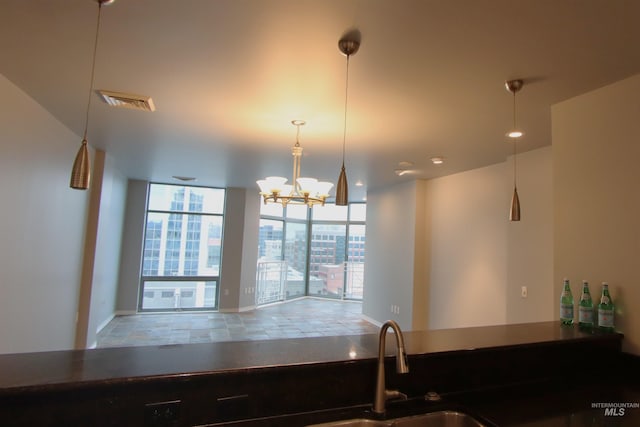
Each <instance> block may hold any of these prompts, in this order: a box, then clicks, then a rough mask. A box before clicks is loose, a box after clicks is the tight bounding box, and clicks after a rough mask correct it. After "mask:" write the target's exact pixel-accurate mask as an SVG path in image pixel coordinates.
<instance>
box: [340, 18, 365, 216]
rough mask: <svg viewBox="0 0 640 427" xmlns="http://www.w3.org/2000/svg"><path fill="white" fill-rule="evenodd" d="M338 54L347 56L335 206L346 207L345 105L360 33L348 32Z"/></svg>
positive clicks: (342, 39)
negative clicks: (340, 154) (352, 61)
mask: <svg viewBox="0 0 640 427" xmlns="http://www.w3.org/2000/svg"><path fill="white" fill-rule="evenodd" d="M338 48H339V49H340V52H342V53H343V54H345V55H346V56H347V77H346V80H345V90H344V130H343V133H342V168H341V169H340V176H339V177H338V186H337V187H336V205H338V206H347V205H348V204H349V185H348V184H347V171H346V169H345V167H344V158H345V151H346V144H347V104H348V100H349V58H350V57H351V55H354V54H355V53H356V52H357V51H358V49H359V48H360V32H359V31H358V30H354V31H349V32H348V33H347V34H345V35H344V36H343V37H342V38H341V39H340V41H338Z"/></svg>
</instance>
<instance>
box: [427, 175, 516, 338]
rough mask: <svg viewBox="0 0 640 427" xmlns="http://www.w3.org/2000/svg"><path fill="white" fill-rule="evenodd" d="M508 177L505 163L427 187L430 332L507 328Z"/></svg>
mask: <svg viewBox="0 0 640 427" xmlns="http://www.w3.org/2000/svg"><path fill="white" fill-rule="evenodd" d="M506 177H507V173H506V165H505V164H504V163H501V164H498V165H493V166H488V167H485V168H481V169H475V170H472V171H469V172H464V173H459V174H455V175H450V176H447V177H444V178H438V179H433V180H430V181H428V182H427V189H426V191H427V206H428V208H427V210H429V211H430V212H431V214H430V216H431V219H430V224H429V225H428V228H429V229H430V231H431V241H430V247H431V262H430V264H431V269H430V290H429V292H430V298H429V317H428V319H429V323H428V327H429V328H430V329H443V328H459V327H468V326H481V325H492V324H502V323H506V313H507V309H506V304H507V299H506V281H507V261H508V258H507V229H508V211H509V202H510V190H508V188H509V187H508V186H507V185H506V183H507V182H508V181H507V179H506ZM523 201H524V198H523ZM523 213H525V214H526V212H523ZM425 326H427V325H425Z"/></svg>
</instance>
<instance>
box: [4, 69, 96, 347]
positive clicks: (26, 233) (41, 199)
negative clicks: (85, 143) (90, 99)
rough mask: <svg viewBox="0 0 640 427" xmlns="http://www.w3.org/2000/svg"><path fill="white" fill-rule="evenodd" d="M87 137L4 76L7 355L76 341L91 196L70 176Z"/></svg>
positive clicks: (5, 315) (5, 345) (62, 345)
mask: <svg viewBox="0 0 640 427" xmlns="http://www.w3.org/2000/svg"><path fill="white" fill-rule="evenodd" d="M80 140H81V138H80V137H79V136H78V135H76V134H74V133H73V132H71V131H70V130H69V129H67V128H66V127H65V126H63V125H62V124H61V123H60V122H58V121H57V120H56V119H55V118H54V117H53V116H51V115H50V114H49V113H48V112H47V111H46V110H44V109H43V108H42V107H41V106H40V105H39V104H37V103H36V102H35V101H33V100H32V99H31V98H29V97H28V96H27V95H26V94H25V93H24V92H22V91H21V90H20V89H18V88H17V87H16V86H15V85H14V84H13V83H11V82H10V81H8V80H7V79H6V78H5V77H4V76H2V75H0V147H1V150H2V151H1V152H2V154H1V155H0V200H2V201H3V209H2V210H0V224H1V225H0V227H2V229H1V233H2V239H0V287H1V290H2V295H1V297H0V325H2V326H1V327H0V353H18V352H32V351H48V350H61V349H71V348H73V346H74V334H75V318H76V311H77V303H78V293H79V286H80V274H81V263H80V260H81V259H82V256H83V255H82V249H83V242H84V230H85V218H86V213H87V202H88V194H87V192H84V191H77V190H72V189H70V188H69V176H70V171H71V166H72V164H73V159H74V157H75V154H76V151H77V150H78V147H79V145H80ZM16 326H19V327H16Z"/></svg>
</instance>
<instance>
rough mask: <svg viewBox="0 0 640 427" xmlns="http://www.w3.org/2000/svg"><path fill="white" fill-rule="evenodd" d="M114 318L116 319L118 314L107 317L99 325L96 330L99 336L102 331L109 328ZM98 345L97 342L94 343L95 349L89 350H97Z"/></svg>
mask: <svg viewBox="0 0 640 427" xmlns="http://www.w3.org/2000/svg"><path fill="white" fill-rule="evenodd" d="M114 317H116V314H115V313H112V314H111V316H109V317H107V318H106V319H105V320H104V322H102V323H100V325H98V327H97V328H96V334H99V333H100V331H102V330H103V329H104V328H105V326H107V325H108V324H109V322H111V321H112V320H113V318H114ZM96 345H98V343H97V342H95V343H93V347H89V348H95V346H96Z"/></svg>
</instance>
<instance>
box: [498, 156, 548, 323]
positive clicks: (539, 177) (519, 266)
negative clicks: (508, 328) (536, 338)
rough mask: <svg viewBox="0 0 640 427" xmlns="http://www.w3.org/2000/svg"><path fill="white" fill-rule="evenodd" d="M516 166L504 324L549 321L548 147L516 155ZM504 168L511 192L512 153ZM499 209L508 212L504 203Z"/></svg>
mask: <svg viewBox="0 0 640 427" xmlns="http://www.w3.org/2000/svg"><path fill="white" fill-rule="evenodd" d="M517 169H518V181H517V182H518V194H519V196H520V204H521V208H522V219H521V221H519V222H508V223H507V224H508V225H507V257H508V262H507V286H506V297H507V323H526V322H541V321H545V320H552V319H553V318H554V317H553V315H554V313H555V312H556V311H558V310H557V307H558V306H557V303H556V301H555V300H554V299H553V171H552V148H551V147H550V146H549V147H545V148H540V149H538V150H533V151H528V152H526V153H522V154H518V156H517ZM507 170H508V171H509V179H508V180H507V182H508V185H509V189H508V194H509V197H511V191H512V186H511V180H512V179H513V178H512V177H513V156H511V157H509V159H508V161H507ZM502 214H503V215H504V216H505V217H506V215H507V212H506V210H505V209H504V208H503V209H502ZM523 286H526V288H527V297H526V298H523V297H522V292H521V291H522V287H523Z"/></svg>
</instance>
